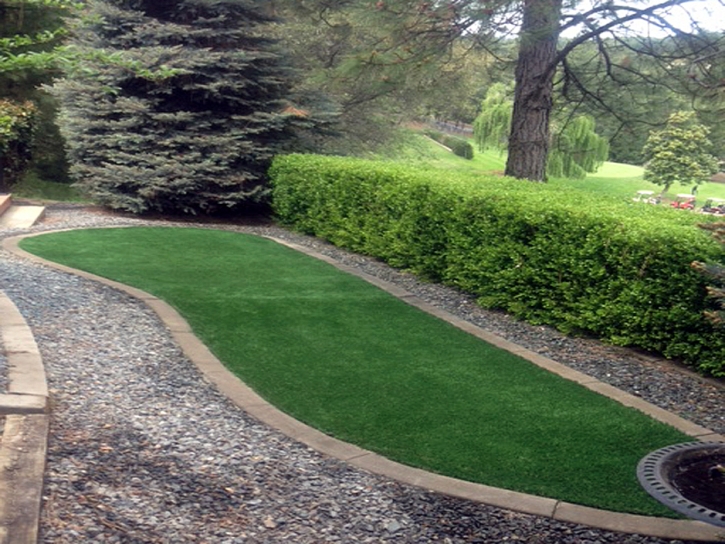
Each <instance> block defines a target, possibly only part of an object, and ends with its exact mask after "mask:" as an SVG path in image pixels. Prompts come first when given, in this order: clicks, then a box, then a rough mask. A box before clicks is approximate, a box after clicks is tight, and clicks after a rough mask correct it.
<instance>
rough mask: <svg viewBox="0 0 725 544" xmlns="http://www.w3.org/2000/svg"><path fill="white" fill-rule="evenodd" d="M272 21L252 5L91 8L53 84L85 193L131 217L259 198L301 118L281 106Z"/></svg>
mask: <svg viewBox="0 0 725 544" xmlns="http://www.w3.org/2000/svg"><path fill="white" fill-rule="evenodd" d="M267 21H268V19H267V17H266V15H265V14H264V13H263V12H262V8H261V7H260V6H259V4H258V3H255V2H252V1H249V0H229V1H225V2H215V1H207V0H190V1H180V0H175V1H169V2H163V3H159V2H154V1H140V2H118V1H117V2H107V1H95V2H90V3H89V7H88V12H87V13H86V14H85V17H84V18H83V22H82V24H80V25H79V27H78V28H77V30H76V32H75V36H74V39H73V42H72V45H73V46H74V47H75V48H76V50H77V51H78V54H79V56H80V57H82V58H83V59H84V61H83V63H81V64H78V65H74V66H72V67H71V68H72V69H71V71H70V72H69V73H68V74H67V77H66V79H65V80H63V81H60V82H58V83H56V84H55V86H54V87H53V93H54V94H55V96H57V97H58V98H59V100H60V102H61V106H62V118H61V128H62V129H63V133H64V136H65V139H66V142H67V145H68V152H69V159H70V161H71V163H72V166H71V172H72V175H73V176H74V178H75V180H76V181H77V183H78V185H79V186H80V187H81V188H82V190H83V191H84V192H85V193H87V194H88V195H90V196H91V197H92V198H93V199H94V200H95V201H96V202H98V203H100V204H102V205H105V206H108V207H111V208H114V209H119V210H124V211H130V212H135V213H142V212H148V211H159V212H165V213H212V212H215V211H225V210H230V209H241V208H243V207H245V206H250V205H258V204H259V203H261V202H263V201H264V200H265V198H266V194H267V191H266V188H265V179H264V175H265V171H266V168H267V166H268V164H269V161H270V160H271V158H272V156H273V155H274V154H275V153H276V152H278V151H279V150H280V148H281V145H282V143H283V142H285V141H286V139H287V138H288V136H289V133H290V125H291V124H292V123H293V122H295V121H302V120H304V119H305V115H306V114H305V112H301V111H297V110H296V109H294V108H290V109H288V108H289V106H290V105H289V104H288V103H287V102H286V100H285V98H286V96H287V93H288V91H289V87H290V82H291V79H290V77H291V72H290V68H289V67H288V66H287V65H286V64H285V61H284V59H283V57H282V56H281V54H280V53H279V52H278V51H277V50H276V49H275V46H274V44H273V43H272V42H271V40H269V39H268V38H267V37H265V36H263V35H261V33H260V31H259V26H260V25H261V24H263V23H265V22H267ZM97 52H101V53H97Z"/></svg>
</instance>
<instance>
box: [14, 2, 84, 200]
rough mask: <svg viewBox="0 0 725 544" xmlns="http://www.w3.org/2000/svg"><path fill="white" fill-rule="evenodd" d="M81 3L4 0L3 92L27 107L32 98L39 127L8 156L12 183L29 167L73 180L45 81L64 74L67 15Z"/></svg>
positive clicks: (51, 176) (56, 177)
mask: <svg viewBox="0 0 725 544" xmlns="http://www.w3.org/2000/svg"><path fill="white" fill-rule="evenodd" d="M75 6H76V4H75V3H73V2H70V1H65V0H6V1H0V96H2V97H3V99H4V100H9V101H12V102H13V103H14V104H15V105H16V106H17V107H18V108H22V109H25V110H27V107H26V105H27V104H28V103H32V104H33V124H34V127H35V130H34V131H33V135H32V140H31V141H17V140H16V143H15V144H14V145H13V146H12V147H13V149H12V150H10V153H11V155H10V156H8V155H6V156H5V158H4V159H3V163H4V168H5V183H6V186H7V188H9V189H13V187H12V186H13V185H14V184H15V183H17V181H18V179H20V177H21V175H22V171H23V170H25V169H26V168H32V169H33V170H35V171H36V172H39V173H40V174H42V175H43V177H45V178H46V179H52V180H55V181H68V172H67V163H66V160H65V151H64V149H63V143H62V139H61V137H60V133H59V131H58V127H57V125H56V123H55V117H56V104H55V103H54V101H53V100H51V99H50V97H49V96H48V94H47V93H45V92H44V91H43V90H42V88H41V86H42V85H43V84H47V83H50V82H51V81H52V79H53V77H54V76H57V75H58V69H57V67H58V65H59V64H61V63H62V61H63V59H64V58H67V57H66V55H67V54H68V53H69V52H68V51H67V50H65V49H64V48H63V45H62V44H63V40H64V38H65V36H66V34H67V28H66V26H67V25H66V23H65V20H64V18H65V17H69V16H70V15H71V14H72V13H73V12H74V11H75V9H76V7H75ZM21 140H22V139H21ZM13 190H14V189H13Z"/></svg>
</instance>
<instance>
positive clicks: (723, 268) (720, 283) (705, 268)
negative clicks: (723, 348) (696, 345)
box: [693, 223, 725, 327]
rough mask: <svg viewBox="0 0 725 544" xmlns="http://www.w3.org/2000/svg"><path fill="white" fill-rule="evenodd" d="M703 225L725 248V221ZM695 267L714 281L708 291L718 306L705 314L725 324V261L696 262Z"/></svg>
mask: <svg viewBox="0 0 725 544" xmlns="http://www.w3.org/2000/svg"><path fill="white" fill-rule="evenodd" d="M703 226H704V228H706V229H707V230H709V231H711V232H712V234H713V236H714V238H715V240H717V242H718V243H719V244H720V245H721V246H722V247H723V248H725V223H710V224H707V225H703ZM693 268H695V269H696V270H699V271H700V272H702V273H703V274H705V276H706V277H707V278H708V279H710V280H712V281H713V282H714V284H713V285H710V286H708V288H707V293H708V295H710V297H711V298H713V299H714V300H715V301H716V303H717V306H718V307H717V309H714V310H710V311H707V312H705V315H706V316H707V317H708V318H709V319H710V320H711V321H712V322H713V323H715V324H716V325H718V326H720V327H723V326H725V263H723V262H714V263H703V262H694V263H693Z"/></svg>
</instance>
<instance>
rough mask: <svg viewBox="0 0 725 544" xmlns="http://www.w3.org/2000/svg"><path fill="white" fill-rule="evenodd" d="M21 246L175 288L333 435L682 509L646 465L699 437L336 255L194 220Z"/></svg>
mask: <svg viewBox="0 0 725 544" xmlns="http://www.w3.org/2000/svg"><path fill="white" fill-rule="evenodd" d="M21 247H22V248H23V249H24V250H26V251H29V252H31V253H34V254H36V255H39V256H41V257H43V258H45V259H49V260H52V261H55V262H59V263H61V264H64V265H67V266H71V267H74V268H78V269H82V270H85V271H88V272H92V273H94V274H97V275H100V276H104V277H107V278H110V279H113V280H116V281H119V282H122V283H126V284H129V285H132V286H135V287H138V288H140V289H143V290H145V291H147V292H149V293H151V294H153V295H155V296H157V297H159V298H161V299H163V300H165V301H166V302H168V303H169V304H171V305H172V306H174V307H175V308H176V309H177V310H178V311H179V312H180V313H181V314H182V315H183V316H184V317H185V318H186V319H187V321H188V322H189V323H190V324H191V326H192V328H193V329H194V331H195V333H196V334H197V336H199V338H200V339H201V340H202V341H203V342H204V343H205V344H206V345H207V346H209V348H210V349H211V350H212V351H213V352H214V353H215V355H216V356H217V357H218V358H219V359H220V360H222V361H223V362H224V363H225V364H226V365H227V366H228V367H229V368H230V369H231V370H232V371H233V372H235V373H236V374H237V375H239V376H240V377H241V378H242V379H243V380H244V381H245V382H246V383H247V384H249V385H250V386H251V387H252V388H254V389H255V390H256V391H257V392H258V393H259V394H260V395H262V396H263V397H265V398H266V399H267V400H268V401H269V402H271V403H273V404H275V405H276V406H277V407H278V408H280V409H282V410H283V411H285V412H287V413H289V414H290V415H292V416H294V417H295V418H297V419H299V420H301V421H303V422H305V423H307V424H309V425H312V426H314V427H316V428H318V429H320V430H322V431H323V432H326V433H328V434H330V435H332V436H335V437H336V438H339V439H341V440H345V441H348V442H352V443H355V444H357V445H359V446H361V447H363V448H366V449H369V450H372V451H375V452H377V453H380V454H382V455H384V456H386V457H388V458H390V459H393V460H396V461H399V462H402V463H405V464H408V465H411V466H415V467H420V468H424V469H427V470H430V471H432V472H437V473H440V474H445V475H448V476H453V477H456V478H461V479H464V480H469V481H473V482H479V483H484V484H487V485H492V486H496V487H503V488H507V489H512V490H516V491H521V492H525V493H531V494H534V495H541V496H546V497H551V498H556V499H561V500H564V501H568V502H573V503H578V504H582V505H587V506H593V507H597V508H603V509H607V510H614V511H621V512H631V513H638V514H645V515H661V516H671V515H672V514H671V513H670V511H669V510H668V509H666V508H664V507H663V506H661V505H659V503H657V502H656V501H655V500H654V499H652V498H650V497H649V496H648V495H647V494H646V493H645V492H644V491H643V490H642V489H641V488H640V486H639V484H638V483H637V479H636V474H635V469H636V465H637V462H638V461H639V459H640V458H641V457H642V456H643V455H645V454H646V453H648V452H650V451H652V450H654V449H657V448H660V447H663V446H666V445H669V444H672V443H677V442H686V441H690V440H691V438H690V437H688V436H687V435H685V434H683V433H681V432H679V431H677V430H675V429H673V428H671V427H668V426H666V425H664V424H662V423H659V422H657V421H655V420H653V419H651V418H649V417H648V416H646V415H644V414H642V413H640V412H638V411H636V410H634V409H631V408H626V407H624V406H622V405H620V404H618V403H616V402H615V401H613V400H611V399H608V398H605V397H603V396H600V395H598V394H596V393H593V392H591V391H589V390H587V389H586V388H584V387H582V386H580V385H577V384H575V383H572V382H569V381H566V380H564V379H562V378H560V377H558V376H555V375H552V374H550V373H548V372H546V371H544V370H542V369H540V368H539V367H537V366H535V365H533V364H532V363H529V362H528V361H526V360H524V359H521V358H519V357H517V356H515V355H512V354H511V353H508V352H506V351H502V350H500V349H498V348H495V347H493V346H490V345H488V344H486V343H485V342H483V341H481V340H479V339H477V338H475V337H473V336H471V335H469V334H467V333H465V332H463V331H460V330H459V329H456V328H455V327H453V326H452V325H450V324H448V323H445V322H443V321H440V320H438V319H437V318H435V317H432V316H430V315H428V314H426V313H424V312H422V311H420V310H417V309H415V308H413V307H411V306H409V305H407V304H405V303H404V302H402V301H400V300H398V299H396V298H394V297H392V296H391V295H389V294H387V293H385V292H383V291H381V290H379V289H378V288H376V287H374V286H372V285H370V284H368V283H367V282H365V281H364V280H362V279H360V278H357V277H354V276H351V275H349V274H345V273H343V272H340V271H339V270H337V269H336V268H334V267H333V266H331V265H329V264H327V263H324V262H321V261H318V260H316V259H313V258H311V257H309V256H306V255H303V254H301V253H298V252H296V251H294V250H292V249H289V248H287V247H284V246H281V245H279V244H276V243H275V242H273V241H270V240H267V239H264V238H260V237H256V236H252V235H246V234H239V233H232V232H226V231H218V230H207V229H195V228H159V227H148V228H146V227H134V228H119V229H89V230H79V231H70V232H59V233H52V234H46V235H41V236H37V237H33V238H27V239H25V240H23V241H22V242H21Z"/></svg>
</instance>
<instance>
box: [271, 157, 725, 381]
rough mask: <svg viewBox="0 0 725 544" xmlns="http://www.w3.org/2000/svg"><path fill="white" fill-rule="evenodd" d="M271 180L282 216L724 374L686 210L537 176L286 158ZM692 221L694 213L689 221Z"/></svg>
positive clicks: (552, 320)
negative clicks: (556, 184) (539, 180)
mask: <svg viewBox="0 0 725 544" xmlns="http://www.w3.org/2000/svg"><path fill="white" fill-rule="evenodd" d="M270 176H271V180H272V185H273V206H274V209H275V212H276V215H277V217H278V219H279V221H280V222H282V223H283V224H286V225H288V226H291V227H293V228H296V229H298V230H300V231H303V232H305V233H308V234H313V235H316V236H319V237H322V238H325V239H327V240H329V241H331V242H332V243H334V244H336V245H339V246H342V247H346V248H349V249H351V250H353V251H356V252H359V253H364V254H367V255H372V256H375V257H377V258H380V259H383V260H384V261H386V262H388V263H390V264H391V265H393V266H396V267H400V268H405V269H408V270H410V271H412V272H414V273H416V274H418V275H420V276H422V277H424V278H427V279H429V280H431V281H437V282H442V283H445V284H448V285H452V286H456V287H458V288H460V289H462V290H464V291H466V292H469V293H473V294H475V295H476V296H477V297H478V300H479V303H480V304H481V305H482V306H484V307H486V308H494V309H500V310H504V311H506V312H508V313H510V314H512V315H514V316H517V317H519V318H521V319H524V320H526V321H528V322H530V323H533V324H547V325H552V326H555V327H557V328H558V329H560V330H562V331H564V332H567V333H572V334H582V335H593V336H596V337H598V338H601V339H604V340H607V341H609V342H612V343H614V344H618V345H623V346H634V347H640V348H643V349H646V350H648V351H652V352H656V353H660V354H663V355H665V356H667V357H670V358H677V359H681V360H682V361H684V362H686V363H687V364H690V365H692V366H694V367H696V368H698V369H699V370H700V371H702V372H704V373H709V374H711V375H714V376H725V335H724V334H723V333H722V331H721V330H717V329H715V328H714V326H713V325H712V324H710V323H709V322H708V321H707V320H706V319H705V318H704V317H703V310H705V309H706V308H710V307H712V306H713V304H712V301H710V300H708V299H707V296H706V290H705V283H706V282H705V280H704V278H703V277H702V276H701V275H700V274H698V273H697V272H695V271H693V270H692V268H691V266H690V263H692V262H693V261H696V260H698V261H709V262H713V261H720V262H721V261H722V259H723V252H722V249H721V247H720V246H719V245H718V244H717V243H716V242H715V241H714V240H713V239H712V238H711V237H710V236H709V235H708V234H707V233H705V232H703V231H702V229H698V228H697V226H696V221H697V220H698V218H697V216H695V215H694V214H683V213H678V212H677V211H675V210H669V209H663V208H657V207H654V206H643V205H640V206H636V205H632V204H627V203H623V202H616V201H614V200H612V201H608V200H606V199H605V200H604V201H603V199H602V197H601V196H600V197H594V196H590V195H587V194H585V193H579V192H577V193H574V192H568V193H562V192H561V191H557V190H556V189H555V188H553V187H551V186H550V185H548V184H533V183H530V182H526V181H518V180H512V179H507V178H495V177H490V178H489V177H485V178H482V177H478V178H472V177H454V176H449V175H447V174H446V176H445V179H441V177H442V176H441V173H440V172H433V171H421V170H415V169H411V168H410V167H405V166H402V165H396V164H393V163H382V162H374V161H365V160H361V159H349V158H335V157H321V156H314V155H288V156H284V157H279V158H277V159H276V160H275V162H274V164H273V166H272V168H271V170H270ZM700 219H701V218H700Z"/></svg>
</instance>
